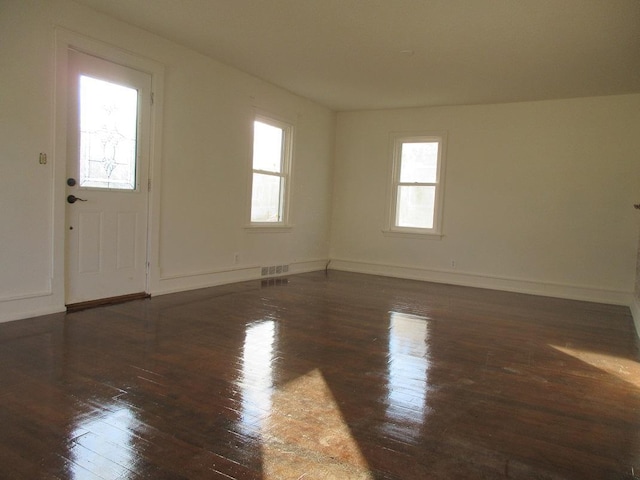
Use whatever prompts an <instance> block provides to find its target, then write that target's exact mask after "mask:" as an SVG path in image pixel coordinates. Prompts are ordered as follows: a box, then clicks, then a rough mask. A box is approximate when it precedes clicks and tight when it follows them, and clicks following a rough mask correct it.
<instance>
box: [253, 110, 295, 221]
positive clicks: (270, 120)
mask: <svg viewBox="0 0 640 480" xmlns="http://www.w3.org/2000/svg"><path fill="white" fill-rule="evenodd" d="M255 121H258V122H262V123H266V124H268V125H271V126H274V127H277V128H281V129H282V130H283V132H284V141H283V152H282V157H283V159H282V173H281V174H280V175H279V176H281V177H282V178H283V183H284V187H283V188H284V191H283V192H281V196H282V202H283V207H282V220H281V221H279V222H253V221H252V220H251V198H252V194H253V174H254V173H263V174H268V175H274V173H273V172H264V171H262V170H254V168H253V134H254V127H253V124H254V122H255ZM294 131H295V128H294V125H293V124H292V123H290V122H287V121H285V120H281V119H279V118H277V117H275V116H273V115H270V114H268V113H261V112H258V113H255V114H254V116H253V118H252V120H251V145H252V147H251V156H250V157H249V191H248V200H247V219H248V221H247V224H246V225H245V229H247V231H249V232H252V233H283V232H290V231H291V229H292V227H293V225H291V223H290V210H291V208H290V200H291V198H290V197H291V195H290V193H291V179H292V168H291V167H292V164H293V136H294Z"/></svg>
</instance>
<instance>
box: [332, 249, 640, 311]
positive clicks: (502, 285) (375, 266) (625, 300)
mask: <svg viewBox="0 0 640 480" xmlns="http://www.w3.org/2000/svg"><path fill="white" fill-rule="evenodd" d="M329 268H330V269H332V270H342V271H347V272H357V273H367V274H372V275H382V276H386V277H397V278H406V279H411V280H423V281H428V282H436V283H447V284H451V285H461V286H466V287H476V288H488V289H492V290H503V291H508V292H517V293H526V294H531V295H542V296H547V297H557V298H566V299H571V300H583V301H589V302H597V303H607V304H612V305H624V306H629V305H630V303H631V301H632V293H631V292H623V291H616V290H606V289H598V288H592V287H583V286H574V285H561V284H554V283H545V282H538V281H531V280H523V279H517V278H505V277H495V276H488V275H478V274H473V273H464V272H456V271H453V270H430V269H425V268H417V267H406V266H399V265H387V264H380V263H372V262H362V261H352V260H343V259H333V260H331V263H330V265H329ZM634 318H636V317H635V316H634ZM638 320H639V321H640V317H638ZM639 323H640V322H639Z"/></svg>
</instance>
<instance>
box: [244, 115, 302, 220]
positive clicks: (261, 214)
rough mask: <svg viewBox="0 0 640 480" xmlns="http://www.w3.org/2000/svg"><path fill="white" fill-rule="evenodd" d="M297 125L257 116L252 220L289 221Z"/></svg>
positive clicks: (252, 181) (253, 166) (254, 139)
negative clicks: (293, 139) (294, 131)
mask: <svg viewBox="0 0 640 480" xmlns="http://www.w3.org/2000/svg"><path fill="white" fill-rule="evenodd" d="M292 132H293V126H291V125H288V124H285V123H283V122H280V121H277V120H273V119H271V118H266V117H262V116H258V117H256V119H255V121H254V122H253V163H252V178H251V224H252V225H261V224H264V225H286V224H287V220H288V218H287V217H288V205H287V204H288V191H289V183H290V181H289V180H290V178H289V177H290V175H289V170H290V165H291V153H292Z"/></svg>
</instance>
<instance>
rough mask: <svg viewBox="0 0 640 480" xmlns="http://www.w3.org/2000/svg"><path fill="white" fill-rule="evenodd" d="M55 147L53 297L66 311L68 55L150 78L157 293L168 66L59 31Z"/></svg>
mask: <svg viewBox="0 0 640 480" xmlns="http://www.w3.org/2000/svg"><path fill="white" fill-rule="evenodd" d="M55 34H56V39H55V46H56V49H55V69H56V71H55V93H54V95H55V96H54V99H55V119H54V124H55V138H54V142H55V147H54V162H55V165H54V170H53V202H52V204H53V219H54V220H53V221H54V225H53V231H54V239H53V255H52V258H53V272H54V275H53V289H52V290H53V292H54V293H53V294H54V296H55V301H56V303H59V304H61V305H62V306H64V304H65V297H66V284H65V278H66V275H65V236H66V229H65V225H66V218H65V209H66V203H65V202H66V200H65V198H66V193H65V191H66V183H65V182H66V165H67V153H68V152H67V133H68V132H67V118H68V116H67V113H68V112H67V110H68V107H67V106H68V98H69V82H68V69H69V58H68V52H69V50H70V49H74V50H77V51H80V52H83V53H87V54H89V55H93V56H96V57H99V58H102V59H104V60H107V61H110V62H113V63H117V64H120V65H123V66H125V67H129V68H133V69H136V70H140V71H142V72H145V73H148V74H150V75H151V90H152V96H153V105H152V108H151V125H150V147H149V182H150V183H149V185H150V186H151V188H150V190H149V191H148V193H147V195H148V202H147V274H146V282H145V292H146V293H152V290H153V285H154V284H155V281H154V280H153V279H155V278H158V276H159V273H158V272H159V269H158V258H159V250H158V240H159V237H160V228H159V218H160V213H159V207H160V194H159V193H160V192H159V188H158V187H159V185H160V160H159V159H160V158H161V156H160V148H161V127H162V98H163V87H164V66H163V65H161V64H160V63H158V62H156V61H154V60H150V59H148V58H145V57H142V56H138V55H135V54H133V53H130V52H128V51H125V50H123V49H121V48H119V47H116V46H113V45H109V44H107V43H104V42H101V41H99V40H95V39H92V38H89V37H86V36H83V35H80V34H77V33H75V32H71V31H69V30H66V29H64V28H56V31H55Z"/></svg>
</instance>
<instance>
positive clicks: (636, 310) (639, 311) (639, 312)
mask: <svg viewBox="0 0 640 480" xmlns="http://www.w3.org/2000/svg"><path fill="white" fill-rule="evenodd" d="M629 308H630V309H631V316H632V317H633V324H634V325H635V327H636V335H638V337H640V298H637V297H634V298H633V300H632V301H631V305H630V306H629Z"/></svg>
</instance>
